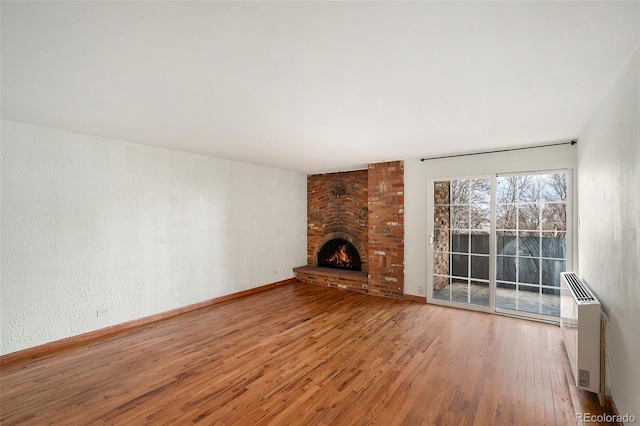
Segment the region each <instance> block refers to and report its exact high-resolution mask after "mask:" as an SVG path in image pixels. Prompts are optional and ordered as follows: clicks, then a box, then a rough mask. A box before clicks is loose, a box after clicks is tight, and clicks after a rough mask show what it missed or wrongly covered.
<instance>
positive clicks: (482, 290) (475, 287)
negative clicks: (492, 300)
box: [470, 281, 489, 306]
mask: <svg viewBox="0 0 640 426" xmlns="http://www.w3.org/2000/svg"><path fill="white" fill-rule="evenodd" d="M470 297H471V303H473V304H474V305H480V306H489V283H483V282H480V281H471V293H470Z"/></svg>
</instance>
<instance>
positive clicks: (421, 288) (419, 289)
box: [418, 287, 424, 296]
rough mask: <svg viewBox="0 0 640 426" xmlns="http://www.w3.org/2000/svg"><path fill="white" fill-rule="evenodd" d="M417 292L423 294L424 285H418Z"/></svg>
mask: <svg viewBox="0 0 640 426" xmlns="http://www.w3.org/2000/svg"><path fill="white" fill-rule="evenodd" d="M418 294H419V295H421V296H422V295H424V287H418Z"/></svg>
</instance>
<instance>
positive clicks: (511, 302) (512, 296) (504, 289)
mask: <svg viewBox="0 0 640 426" xmlns="http://www.w3.org/2000/svg"><path fill="white" fill-rule="evenodd" d="M496 287H497V288H496V306H497V307H499V308H507V309H516V294H517V293H516V285H515V284H507V283H500V282H499V283H496Z"/></svg>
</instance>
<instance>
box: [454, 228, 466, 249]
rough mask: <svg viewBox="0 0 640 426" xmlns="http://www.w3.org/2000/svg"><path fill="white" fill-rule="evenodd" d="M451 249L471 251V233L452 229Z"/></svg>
mask: <svg viewBox="0 0 640 426" xmlns="http://www.w3.org/2000/svg"><path fill="white" fill-rule="evenodd" d="M451 251H452V252H456V253H469V234H468V233H464V234H463V233H460V232H456V231H451Z"/></svg>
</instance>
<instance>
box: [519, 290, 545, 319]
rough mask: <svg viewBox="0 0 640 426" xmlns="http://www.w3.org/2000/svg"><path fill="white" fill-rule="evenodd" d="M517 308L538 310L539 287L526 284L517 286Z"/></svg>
mask: <svg viewBox="0 0 640 426" xmlns="http://www.w3.org/2000/svg"><path fill="white" fill-rule="evenodd" d="M518 310H520V311H526V312H534V313H539V312H540V288H538V287H530V286H526V285H521V286H518Z"/></svg>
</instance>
